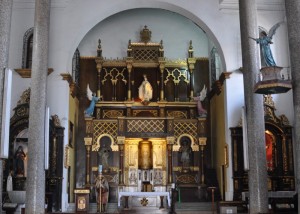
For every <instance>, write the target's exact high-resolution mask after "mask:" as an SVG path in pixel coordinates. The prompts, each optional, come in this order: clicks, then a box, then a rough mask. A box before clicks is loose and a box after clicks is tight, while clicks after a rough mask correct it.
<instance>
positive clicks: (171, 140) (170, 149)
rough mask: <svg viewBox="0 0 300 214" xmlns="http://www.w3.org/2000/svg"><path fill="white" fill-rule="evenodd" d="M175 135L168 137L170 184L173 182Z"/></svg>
mask: <svg viewBox="0 0 300 214" xmlns="http://www.w3.org/2000/svg"><path fill="white" fill-rule="evenodd" d="M174 140H175V139H174V137H167V148H168V184H171V183H173V176H172V172H173V164H172V151H173V148H172V147H173V144H174Z"/></svg>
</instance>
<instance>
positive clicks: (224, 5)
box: [220, 0, 285, 11]
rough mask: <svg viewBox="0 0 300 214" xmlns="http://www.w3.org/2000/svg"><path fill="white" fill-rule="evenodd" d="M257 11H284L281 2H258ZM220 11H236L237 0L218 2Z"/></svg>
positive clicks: (267, 0) (271, 0)
mask: <svg viewBox="0 0 300 214" xmlns="http://www.w3.org/2000/svg"><path fill="white" fill-rule="evenodd" d="M256 4H257V10H265V11H283V10H284V9H285V7H284V5H283V1H282V0H258V1H257V3H256ZM220 10H221V11H238V10H239V3H238V0H220Z"/></svg>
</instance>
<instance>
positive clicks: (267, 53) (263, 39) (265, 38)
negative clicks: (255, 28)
mask: <svg viewBox="0 0 300 214" xmlns="http://www.w3.org/2000/svg"><path fill="white" fill-rule="evenodd" d="M281 23H282V22H278V23H277V24H275V25H274V26H273V27H271V29H270V30H269V33H266V31H264V30H263V29H262V28H260V37H259V38H257V39H255V38H252V37H250V38H251V39H253V40H255V41H256V43H257V44H260V47H261V51H262V57H263V60H264V63H265V66H276V63H275V61H274V58H273V55H272V51H271V48H270V44H273V42H272V38H273V36H274V35H275V33H276V30H277V28H278V27H279V26H280V24H281Z"/></svg>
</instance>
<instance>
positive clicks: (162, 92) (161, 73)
mask: <svg viewBox="0 0 300 214" xmlns="http://www.w3.org/2000/svg"><path fill="white" fill-rule="evenodd" d="M159 70H160V101H163V100H164V99H165V95H164V90H165V89H164V70H165V59H164V58H160V59H159Z"/></svg>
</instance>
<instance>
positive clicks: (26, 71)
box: [15, 68, 53, 78]
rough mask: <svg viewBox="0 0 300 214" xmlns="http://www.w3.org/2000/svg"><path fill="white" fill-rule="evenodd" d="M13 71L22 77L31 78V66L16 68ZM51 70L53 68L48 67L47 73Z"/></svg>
mask: <svg viewBox="0 0 300 214" xmlns="http://www.w3.org/2000/svg"><path fill="white" fill-rule="evenodd" d="M15 71H16V72H17V73H18V74H19V75H20V76H21V77H22V78H31V68H16V69H15ZM52 72H53V68H48V75H50V74H51V73H52Z"/></svg>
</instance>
